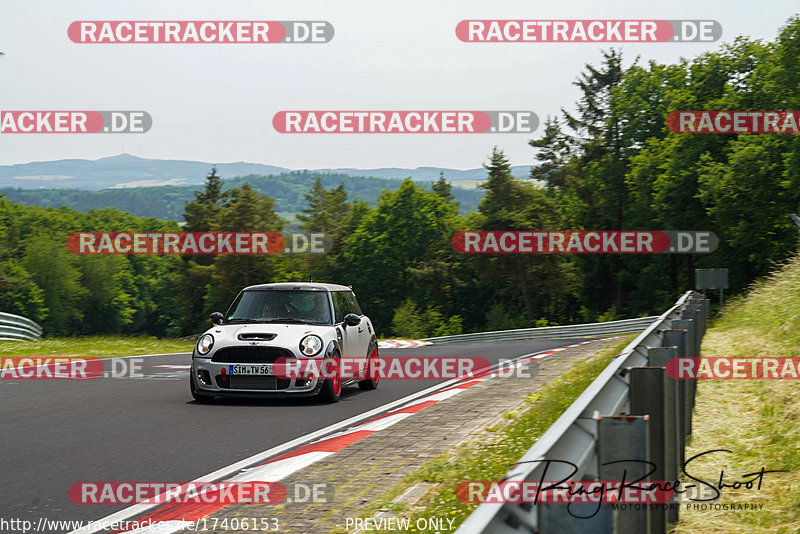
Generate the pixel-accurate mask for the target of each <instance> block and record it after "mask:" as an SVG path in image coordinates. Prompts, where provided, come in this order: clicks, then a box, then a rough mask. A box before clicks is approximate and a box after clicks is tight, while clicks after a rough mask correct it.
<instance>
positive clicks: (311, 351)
mask: <svg viewBox="0 0 800 534" xmlns="http://www.w3.org/2000/svg"><path fill="white" fill-rule="evenodd" d="M321 350H322V339H320V337H319V336H315V335H308V336H306V337H304V338H303V339H301V340H300V352H302V353H303V355H305V356H316V355H317V354H319V351H321Z"/></svg>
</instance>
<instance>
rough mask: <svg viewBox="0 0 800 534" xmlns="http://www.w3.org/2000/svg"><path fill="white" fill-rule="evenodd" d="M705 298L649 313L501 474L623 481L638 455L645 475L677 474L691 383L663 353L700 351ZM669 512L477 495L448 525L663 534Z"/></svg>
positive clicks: (639, 472)
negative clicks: (674, 372)
mask: <svg viewBox="0 0 800 534" xmlns="http://www.w3.org/2000/svg"><path fill="white" fill-rule="evenodd" d="M708 304H709V301H708V300H707V299H705V298H704V297H703V296H702V295H699V294H697V293H693V292H691V291H689V292H687V293H686V294H684V295H683V296H682V297H681V298H680V299H679V300H678V301H677V303H676V304H675V305H674V306H673V307H672V308H670V309H669V310H667V311H666V312H664V313H663V314H662V315H660V316H659V317H657V318H655V320H652V321H651V323H650V324H649V325H648V326H647V327H646V328H645V330H644V331H643V332H642V333H641V334H639V336H638V337H637V338H636V339H634V340H633V341H632V342H631V343H630V344H628V346H626V347H625V349H623V351H622V352H621V353H620V355H619V356H617V357H616V358H615V359H614V360H613V361H612V362H611V363H610V364H609V365H608V367H606V368H605V369H604V370H603V371H602V372H601V373H600V375H599V376H598V377H597V378H596V379H595V380H594V381H593V382H592V383H591V384H590V385H589V387H588V388H586V390H585V391H584V392H583V393H582V394H581V395H580V396H579V397H578V398H577V399H576V400H575V402H573V403H572V405H571V406H570V407H569V408H567V410H566V411H565V412H564V413H563V414H562V415H561V417H559V418H558V420H556V422H555V423H554V424H553V425H552V426H551V427H550V428H549V429H548V430H547V431H546V432H545V433H544V435H542V437H541V438H540V439H539V440H538V441H537V442H536V443H535V444H534V445H533V446H532V447H531V448H530V449H529V450H528V452H526V453H525V454H524V455H523V456H522V458H520V460H519V462H517V464H516V465H515V466H514V467H513V468H512V469H511V470H510V471H509V472H508V473H507V474H506V476H505V477H504V478H503V480H504V481H512V482H520V483H521V482H526V481H536V482H539V481H559V480H567V479H568V480H575V481H577V480H582V481H596V480H600V481H620V480H628V481H629V482H630V481H631V480H636V479H641V478H642V476H643V475H644V473H645V472H646V470H645V469H644V467H643V466H645V465H647V464H645V463H643V462H652V464H653V465H654V466H655V471H654V472H653V473H652V474H651V475H650V477H648V478H645V479H644V480H651V481H673V482H674V481H677V480H679V479H678V473H679V469H680V467H681V466H682V465H683V462H684V447H685V440H686V437H687V436H689V435H690V434H691V413H692V409H693V407H694V395H695V390H696V382H695V381H690V380H673V379H672V378H669V377H667V376H666V372H665V366H666V363H667V361H668V360H669V359H670V358H674V357H695V356H699V354H700V341H701V340H702V337H703V334H704V333H705V329H706V322H707V319H708V309H709V306H708ZM548 460H550V461H548ZM616 462H625V463H616ZM570 464H571V465H570ZM573 466H574V467H573ZM573 469H574V472H573ZM625 470H627V471H625ZM568 506H570V507H571V508H569V509H568ZM581 507H583V508H581ZM587 507H588V508H587ZM587 511H588V513H587ZM594 511H597V513H596V514H594V515H593V516H591V517H585V516H589V515H591V514H592V513H593V512H594ZM576 516H582V517H576ZM677 520H678V505H677V504H676V505H674V506H667V507H666V509H665V507H661V506H656V507H652V508H651V507H649V506H648V505H647V504H644V505H642V507H641V508H640V509H634V508H633V507H631V510H624V509H621V508H620V507H617V509H614V508H613V507H612V505H610V504H602V505H598V504H596V503H589V504H586V503H581V504H571V505H567V504H560V503H559V504H555V503H542V502H537V503H536V504H533V503H530V502H527V503H516V504H512V503H508V502H506V503H483V504H481V505H480V506H478V508H476V509H475V511H474V512H473V513H472V514H471V515H470V516H469V517H468V518H467V519H466V520H465V521H464V523H463V524H462V525H461V526H460V527H459V529H458V531H457V533H456V534H474V533H491V534H501V533H502V534H512V533H515V534H519V533H526V534H529V533H536V534H555V533H558V534H563V533H575V532H580V533H581V534H595V533H601V532H602V533H604V534H618V533H619V534H623V533H624V534H628V533H637V534H638V533H646V534H663V533H665V532H666V531H667V525H668V524H669V523H674V522H676V521H677Z"/></svg>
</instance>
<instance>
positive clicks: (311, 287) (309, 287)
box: [244, 282, 352, 291]
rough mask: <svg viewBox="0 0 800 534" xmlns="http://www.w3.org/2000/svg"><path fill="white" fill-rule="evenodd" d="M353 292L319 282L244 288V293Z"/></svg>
mask: <svg viewBox="0 0 800 534" xmlns="http://www.w3.org/2000/svg"><path fill="white" fill-rule="evenodd" d="M274 290H283V291H352V289H350V288H349V287H347V286H342V285H339V284H320V283H317V282H277V283H274V284H258V285H254V286H248V287H246V288H244V291H274Z"/></svg>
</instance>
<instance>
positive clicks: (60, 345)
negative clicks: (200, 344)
mask: <svg viewBox="0 0 800 534" xmlns="http://www.w3.org/2000/svg"><path fill="white" fill-rule="evenodd" d="M192 347H194V341H186V340H182V339H158V338H155V337H148V336H86V337H54V338H45V339H43V340H41V341H0V358H2V357H18V356H76V357H84V356H91V357H94V358H106V357H110V356H137V355H142V354H164V353H168V352H191V351H192Z"/></svg>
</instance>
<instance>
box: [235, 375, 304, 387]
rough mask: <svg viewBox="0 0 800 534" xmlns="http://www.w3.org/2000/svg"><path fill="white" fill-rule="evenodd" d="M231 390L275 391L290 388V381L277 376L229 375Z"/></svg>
mask: <svg viewBox="0 0 800 534" xmlns="http://www.w3.org/2000/svg"><path fill="white" fill-rule="evenodd" d="M228 382H229V383H230V388H231V389H253V390H268V391H274V390H277V389H286V388H288V387H289V380H284V379H279V378H278V377H275V376H251V375H229V376H228Z"/></svg>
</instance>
